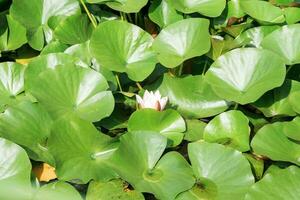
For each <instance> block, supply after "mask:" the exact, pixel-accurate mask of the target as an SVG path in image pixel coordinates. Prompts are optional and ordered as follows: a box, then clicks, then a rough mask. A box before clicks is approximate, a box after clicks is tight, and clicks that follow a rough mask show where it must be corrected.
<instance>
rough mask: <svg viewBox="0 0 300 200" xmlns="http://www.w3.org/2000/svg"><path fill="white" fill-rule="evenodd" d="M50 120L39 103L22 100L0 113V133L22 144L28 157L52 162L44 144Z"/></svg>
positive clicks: (49, 127) (48, 132)
mask: <svg viewBox="0 0 300 200" xmlns="http://www.w3.org/2000/svg"><path fill="white" fill-rule="evenodd" d="M51 122H52V120H51V118H50V116H49V115H48V113H47V112H46V111H45V110H44V109H43V108H42V107H40V105H38V104H36V103H31V102H28V101H24V102H21V103H19V104H17V105H14V106H11V107H9V108H8V109H7V110H6V111H5V112H4V113H2V114H0V135H1V136H2V137H4V138H7V139H9V140H11V141H13V142H15V143H17V144H19V145H21V146H24V147H25V149H26V150H27V151H28V154H29V156H30V158H32V159H34V160H40V161H44V162H48V163H50V164H53V158H52V156H51V154H50V153H49V151H48V149H47V146H46V141H47V139H48V137H49V135H50V129H51Z"/></svg>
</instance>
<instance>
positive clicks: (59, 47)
mask: <svg viewBox="0 0 300 200" xmlns="http://www.w3.org/2000/svg"><path fill="white" fill-rule="evenodd" d="M67 48H68V45H66V44H63V43H61V42H60V41H53V42H50V43H49V44H47V45H46V46H45V47H44V49H43V50H42V51H41V53H40V55H46V54H50V53H62V52H64V51H65V50H66V49H67Z"/></svg>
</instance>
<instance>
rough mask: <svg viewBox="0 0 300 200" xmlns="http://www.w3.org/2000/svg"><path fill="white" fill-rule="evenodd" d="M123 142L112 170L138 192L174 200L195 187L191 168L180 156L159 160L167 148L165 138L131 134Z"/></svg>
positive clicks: (172, 154)
mask: <svg viewBox="0 0 300 200" xmlns="http://www.w3.org/2000/svg"><path fill="white" fill-rule="evenodd" d="M120 140H121V143H120V147H119V148H118V150H117V151H116V153H115V154H114V156H113V158H112V163H113V165H112V166H113V168H114V169H115V171H116V172H117V173H118V174H119V175H120V177H121V178H123V179H124V180H126V181H128V182H129V183H130V184H131V185H132V186H133V188H135V189H136V190H137V191H140V192H148V193H152V194H154V195H155V197H156V198H158V199H166V200H171V199H174V198H175V197H176V196H177V194H179V193H180V192H182V191H185V190H188V189H189V188H191V187H192V186H193V184H194V181H195V180H194V178H193V174H192V170H191V167H190V166H189V164H188V163H187V162H186V160H185V159H184V158H183V157H182V156H181V155H180V154H179V153H177V152H168V153H167V154H165V155H164V156H163V157H162V158H160V157H161V155H162V153H163V152H164V150H165V148H166V145H167V138H165V137H164V136H162V135H160V134H156V133H149V132H145V133H144V134H142V133H137V132H132V133H130V132H129V133H126V134H125V135H123V136H122V137H121V139H120ZM170 183H172V184H170Z"/></svg>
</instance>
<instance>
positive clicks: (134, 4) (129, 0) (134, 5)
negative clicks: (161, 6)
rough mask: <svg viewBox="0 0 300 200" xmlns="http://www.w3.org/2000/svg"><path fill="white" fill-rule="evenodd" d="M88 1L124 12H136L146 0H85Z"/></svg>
mask: <svg viewBox="0 0 300 200" xmlns="http://www.w3.org/2000/svg"><path fill="white" fill-rule="evenodd" d="M87 2H88V3H105V4H106V5H107V6H108V7H110V8H112V9H114V10H118V11H121V12H125V13H137V12H139V11H140V10H141V9H142V8H143V7H144V6H145V5H146V4H147V3H148V0H87Z"/></svg>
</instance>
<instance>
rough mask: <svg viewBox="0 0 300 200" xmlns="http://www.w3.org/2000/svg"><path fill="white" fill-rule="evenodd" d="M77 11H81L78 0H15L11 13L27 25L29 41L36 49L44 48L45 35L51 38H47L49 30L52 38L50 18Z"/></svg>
mask: <svg viewBox="0 0 300 200" xmlns="http://www.w3.org/2000/svg"><path fill="white" fill-rule="evenodd" d="M76 13H80V6H79V2H78V1H77V0H47V1H44V0H32V1H23V0H14V1H13V3H12V5H11V7H10V15H11V16H12V17H13V18H14V19H16V20H17V21H19V22H20V23H21V24H22V25H23V26H25V27H26V29H27V31H28V35H29V37H28V39H29V41H28V42H29V44H30V45H31V46H32V47H33V48H34V49H36V50H41V49H42V48H43V46H44V39H45V38H44V37H45V36H46V40H50V39H49V38H47V34H48V35H49V32H50V38H51V31H50V28H49V27H48V20H49V19H51V18H52V17H57V16H60V17H61V16H64V17H65V16H69V15H73V14H76ZM43 32H45V36H44V33H43ZM48 37H49V36H48Z"/></svg>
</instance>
